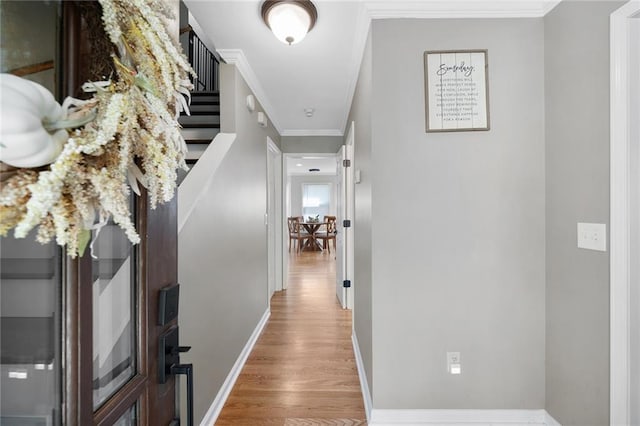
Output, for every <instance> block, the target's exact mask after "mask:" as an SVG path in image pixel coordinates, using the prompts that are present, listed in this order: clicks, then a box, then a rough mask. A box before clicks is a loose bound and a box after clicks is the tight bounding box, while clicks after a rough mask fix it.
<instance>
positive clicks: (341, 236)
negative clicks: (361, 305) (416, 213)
mask: <svg viewBox="0 0 640 426" xmlns="http://www.w3.org/2000/svg"><path fill="white" fill-rule="evenodd" d="M353 137H354V135H353V123H352V124H351V126H350V128H349V133H348V134H347V138H346V140H345V144H344V145H343V146H342V147H341V148H340V151H339V152H338V155H337V156H336V159H337V162H338V165H337V166H338V167H337V170H338V197H337V199H338V203H337V207H338V208H337V212H338V218H337V219H338V220H337V226H336V229H337V231H338V233H337V235H336V244H337V248H336V295H337V297H338V300H339V301H340V304H341V305H342V307H343V308H344V309H352V308H353V283H354V280H353V269H354V268H353V257H354V256H353V225H354V221H353V212H354V188H353V167H352V165H353V141H354V139H353Z"/></svg>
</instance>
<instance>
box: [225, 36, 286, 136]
mask: <svg viewBox="0 0 640 426" xmlns="http://www.w3.org/2000/svg"><path fill="white" fill-rule="evenodd" d="M218 54H219V55H220V57H221V58H222V59H223V60H224V61H225V62H226V63H227V64H232V65H235V66H236V68H237V69H238V71H239V72H240V75H242V77H243V78H244V80H245V81H246V82H247V85H248V86H249V88H250V89H251V91H252V92H253V94H254V95H255V96H256V98H257V99H258V102H260V105H262V109H263V110H264V112H265V113H266V114H267V116H268V117H269V119H270V120H271V124H273V127H274V128H275V129H276V131H277V132H278V133H279V134H280V135H282V134H283V133H282V127H281V126H280V121H279V120H278V117H277V116H276V109H275V108H274V107H273V104H272V103H271V102H270V101H269V98H268V97H267V93H266V92H265V90H264V89H263V88H262V85H261V84H260V81H259V80H258V76H257V75H256V73H255V72H254V71H253V68H251V65H249V61H247V57H246V56H245V55H244V52H243V51H242V49H218Z"/></svg>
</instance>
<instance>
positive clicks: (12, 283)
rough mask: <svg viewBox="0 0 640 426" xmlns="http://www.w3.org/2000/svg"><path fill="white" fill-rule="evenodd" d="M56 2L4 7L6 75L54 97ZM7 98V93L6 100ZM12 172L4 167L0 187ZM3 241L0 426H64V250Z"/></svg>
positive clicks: (0, 62)
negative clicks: (33, 85) (32, 85)
mask: <svg viewBox="0 0 640 426" xmlns="http://www.w3.org/2000/svg"><path fill="white" fill-rule="evenodd" d="M59 11H60V3H59V2H58V1H6V0H2V1H1V2H0V39H1V40H2V44H1V45H0V72H2V73H6V72H13V73H15V74H16V75H20V76H21V77H22V78H25V79H28V80H31V81H35V82H37V83H39V84H41V85H43V86H44V87H45V88H46V89H48V90H49V91H50V92H51V93H52V94H54V96H55V95H56V84H55V72H56V68H57V64H55V63H54V60H55V58H56V56H57V37H56V33H57V30H56V25H57V22H58V19H59ZM0 96H1V95H0ZM13 173H14V171H12V170H11V168H10V167H8V166H7V165H5V164H2V168H1V170H0V187H1V186H2V185H3V184H2V182H4V181H5V180H6V179H9V178H10V177H11V176H12V175H13ZM35 234H36V233H35V232H32V233H30V234H29V235H28V236H27V237H26V238H23V239H15V238H13V231H8V233H7V236H6V237H0V260H1V261H0V374H1V376H0V424H1V425H3V426H17V425H20V426H26V425H28V426H36V425H43V426H44V425H47V426H49V425H59V424H61V417H60V413H61V396H62V392H61V389H62V384H61V382H62V380H61V371H62V370H61V365H62V363H61V354H62V352H61V346H60V342H61V340H62V339H61V329H62V327H61V318H62V315H61V305H62V303H61V299H62V276H63V273H62V252H61V250H60V249H59V248H58V247H57V246H56V245H55V243H49V244H45V245H42V244H40V243H38V242H36V240H35Z"/></svg>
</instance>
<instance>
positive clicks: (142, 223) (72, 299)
mask: <svg viewBox="0 0 640 426" xmlns="http://www.w3.org/2000/svg"><path fill="white" fill-rule="evenodd" d="M94 6H95V3H94ZM61 7H62V25H61V29H62V31H61V42H62V43H61V46H62V49H61V53H62V54H61V58H60V59H61V63H62V67H61V69H60V78H61V81H60V84H61V88H62V90H61V93H62V94H64V95H71V96H77V95H78V93H79V88H80V87H81V85H82V84H83V83H84V82H85V81H87V79H94V80H97V79H100V78H101V76H92V75H91V73H92V67H93V66H94V65H95V63H92V59H91V57H90V56H87V52H90V51H92V50H95V45H91V43H94V41H95V37H96V35H95V33H94V32H92V28H95V25H96V23H97V24H98V25H99V24H100V16H99V15H97V16H96V15H95V14H96V13H99V8H97V7H91V6H89V7H87V2H72V1H69V2H67V1H65V2H62V6H61ZM102 54H103V55H105V54H106V55H108V53H105V52H102ZM131 197H132V198H131V204H130V205H131V208H132V210H133V211H134V212H135V213H134V214H135V217H136V228H137V230H138V233H139V235H140V237H141V240H142V242H141V243H140V244H138V245H135V246H134V245H131V244H130V243H129V241H128V240H127V238H126V236H125V235H124V233H123V232H122V231H121V230H120V228H119V227H118V226H116V225H114V224H112V223H109V224H107V225H106V226H105V227H104V228H102V230H101V231H100V232H99V233H98V232H96V231H94V232H93V239H92V244H93V246H92V248H91V249H89V248H87V250H85V253H84V255H83V256H82V257H80V258H78V259H75V260H68V261H67V268H66V270H67V277H66V280H65V283H66V284H65V288H64V292H63V298H62V300H63V312H65V320H64V321H63V334H64V336H63V337H64V342H65V348H64V350H63V353H64V357H65V366H66V367H65V369H64V371H63V377H64V382H63V395H64V396H63V414H62V422H63V424H68V425H82V426H84V425H90V424H97V425H113V424H117V425H122V426H128V425H154V426H155V425H158V426H164V425H169V424H172V423H173V422H174V421H175V420H177V417H178V415H177V410H176V404H175V387H176V384H175V378H174V376H168V379H167V381H166V382H165V383H163V384H160V383H159V380H158V376H159V369H160V366H159V365H158V358H159V351H160V349H159V343H158V342H159V336H160V335H162V334H163V333H166V332H167V331H168V330H170V329H172V328H175V327H177V320H175V319H174V320H172V321H170V322H168V323H166V324H164V325H158V324H159V321H158V303H159V301H158V300H159V293H160V289H162V288H165V287H167V286H171V285H174V284H176V283H177V279H178V276H177V247H178V241H177V204H176V203H177V201H176V198H177V197H174V199H173V201H172V202H170V203H167V204H164V205H159V206H158V207H157V208H156V209H154V210H152V209H151V208H150V206H149V204H148V202H147V197H146V194H145V193H144V192H143V193H142V196H136V195H134V194H132V195H131ZM92 254H93V256H92Z"/></svg>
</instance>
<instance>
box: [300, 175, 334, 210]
mask: <svg viewBox="0 0 640 426" xmlns="http://www.w3.org/2000/svg"><path fill="white" fill-rule="evenodd" d="M330 206H331V185H330V184H328V183H321V184H315V183H314V184H310V183H303V184H302V216H303V217H304V218H305V219H308V218H309V216H311V217H316V216H318V217H319V218H320V219H322V217H323V216H324V215H328V214H329V208H330Z"/></svg>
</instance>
